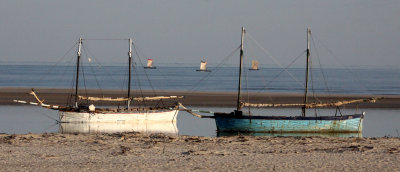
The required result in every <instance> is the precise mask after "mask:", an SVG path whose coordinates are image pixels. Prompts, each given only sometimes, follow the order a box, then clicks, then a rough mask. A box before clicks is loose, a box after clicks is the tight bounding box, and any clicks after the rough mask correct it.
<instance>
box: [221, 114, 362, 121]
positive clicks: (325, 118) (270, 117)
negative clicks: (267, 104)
mask: <svg viewBox="0 0 400 172" xmlns="http://www.w3.org/2000/svg"><path fill="white" fill-rule="evenodd" d="M214 116H215V118H216V119H217V118H231V119H255V120H257V119H258V120H347V119H355V118H364V113H360V114H353V115H343V116H316V117H315V116H248V115H234V112H231V113H224V112H216V113H214Z"/></svg>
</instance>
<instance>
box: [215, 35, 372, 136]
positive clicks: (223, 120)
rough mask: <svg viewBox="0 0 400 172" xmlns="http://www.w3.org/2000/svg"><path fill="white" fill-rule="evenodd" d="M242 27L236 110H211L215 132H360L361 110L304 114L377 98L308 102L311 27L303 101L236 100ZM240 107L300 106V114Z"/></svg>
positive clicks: (241, 53)
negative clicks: (249, 111)
mask: <svg viewBox="0 0 400 172" xmlns="http://www.w3.org/2000/svg"><path fill="white" fill-rule="evenodd" d="M245 33H246V31H245V29H244V28H242V36H241V45H240V63H239V64H240V65H239V84H238V95H237V107H236V110H234V111H233V112H230V113H224V112H215V113H214V116H213V118H215V123H216V126H217V131H218V132H219V133H227V132H254V133H361V132H362V124H363V119H364V115H365V112H362V113H358V114H350V115H342V114H341V113H340V114H338V113H335V115H333V116H306V109H310V108H327V107H336V108H337V110H340V109H339V107H340V106H343V105H346V104H350V103H361V102H375V101H376V100H377V98H369V99H357V100H348V101H337V102H330V103H309V102H308V100H307V94H308V77H309V63H310V43H309V37H310V34H311V31H310V29H309V28H307V50H306V53H307V63H306V82H305V93H304V102H303V103H299V104H255V103H246V102H241V101H240V90H241V75H242V63H243V39H244V35H245ZM243 107H258V108H268V107H270V108H271V107H275V108H279V107H299V108H301V109H302V115H301V116H269V115H267V114H262V115H258V116H257V115H254V114H251V115H250V114H245V113H243V111H242V110H241V109H242V108H243Z"/></svg>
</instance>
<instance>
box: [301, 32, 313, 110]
mask: <svg viewBox="0 0 400 172" xmlns="http://www.w3.org/2000/svg"><path fill="white" fill-rule="evenodd" d="M310 34H311V30H310V28H307V64H306V87H305V91H304V106H303V108H302V111H303V113H302V115H303V116H306V106H307V93H308V73H309V70H310V66H309V65H310V64H309V63H310V40H309V39H310Z"/></svg>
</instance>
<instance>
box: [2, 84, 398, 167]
mask: <svg viewBox="0 0 400 172" xmlns="http://www.w3.org/2000/svg"><path fill="white" fill-rule="evenodd" d="M29 91H30V89H29V88H1V89H0V104H1V105H19V104H15V103H13V102H12V100H14V99H24V100H28V101H33V100H34V99H33V97H32V96H31V95H28V94H27V93H29ZM69 92H70V90H68V89H36V93H37V94H38V96H39V97H40V98H41V99H44V100H45V102H46V103H48V104H59V105H64V104H65V103H66V100H67V99H68V94H69ZM102 92H103V94H101V93H100V91H99V90H88V95H89V96H104V97H123V96H124V94H122V93H121V92H120V91H117V90H103V91H102ZM143 95H144V96H152V95H154V93H153V92H150V91H144V93H143ZM156 95H178V96H185V99H183V100H182V101H181V102H183V103H184V104H185V105H187V106H216V107H218V106H219V107H228V106H234V105H235V101H236V94H235V93H224V92H193V93H185V92H180V91H156ZM251 97H252V99H251V100H252V101H254V102H261V101H265V100H267V102H275V103H277V102H285V103H288V102H293V103H295V102H301V101H302V95H301V94H280V93H268V94H267V93H259V94H256V93H252V96H251ZM366 97H371V95H330V96H328V95H321V96H320V98H319V99H320V100H326V101H329V100H333V99H341V100H346V99H353V98H366ZM372 97H380V96H379V95H374V96H372ZM384 97H385V99H383V100H381V101H378V102H377V103H373V104H359V105H358V106H357V107H359V108H399V107H400V96H384ZM347 107H349V106H347ZM350 107H355V106H350ZM0 147H1V149H0V150H1V154H0V167H1V168H0V171H99V170H101V171H398V170H399V169H400V163H398V162H400V149H399V147H400V138H398V137H397V138H334V137H266V136H264V137H261V136H229V137H227V136H224V137H197V136H176V135H174V136H172V135H165V134H143V133H114V134H105V133H103V134H102V133H92V134H78V133H72V134H61V133H50V134H46V133H45V134H18V135H11V134H0Z"/></svg>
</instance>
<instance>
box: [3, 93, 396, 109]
mask: <svg viewBox="0 0 400 172" xmlns="http://www.w3.org/2000/svg"><path fill="white" fill-rule="evenodd" d="M29 92H30V88H1V89H0V105H19V104H17V103H14V102H13V100H15V99H22V100H29V101H35V100H34V98H33V96H31V95H29V94H28V93H29ZM35 92H36V93H37V95H38V96H39V97H40V99H44V100H45V102H46V103H47V104H55V105H65V104H66V103H67V102H68V96H69V93H70V92H71V89H49V88H41V89H40V88H39V89H35ZM132 93H133V95H134V96H135V95H143V96H154V95H157V96H170V95H175V96H184V99H181V100H179V101H180V102H182V103H183V104H184V105H186V106H197V107H201V106H203V107H204V106H214V107H234V106H236V98H237V94H236V93H234V92H184V91H154V92H153V91H148V90H145V91H143V92H142V93H137V92H132ZM87 95H88V96H96V97H124V96H126V95H125V92H122V91H119V90H101V91H100V90H87ZM317 96H318V99H319V100H320V101H324V102H333V101H337V100H349V99H358V98H371V97H384V99H382V100H379V101H377V102H376V103H360V104H350V105H347V106H346V107H348V108H357V107H358V108H400V96H399V95H355V94H354V95H352V94H346V95H344V94H335V95H317ZM243 97H244V98H245V97H247V96H243ZM248 97H249V101H250V102H255V103H261V102H262V103H301V102H302V101H303V94H294V93H250V94H249V96H248ZM246 99H247V98H246ZM312 100H313V98H312V97H310V101H312Z"/></svg>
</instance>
